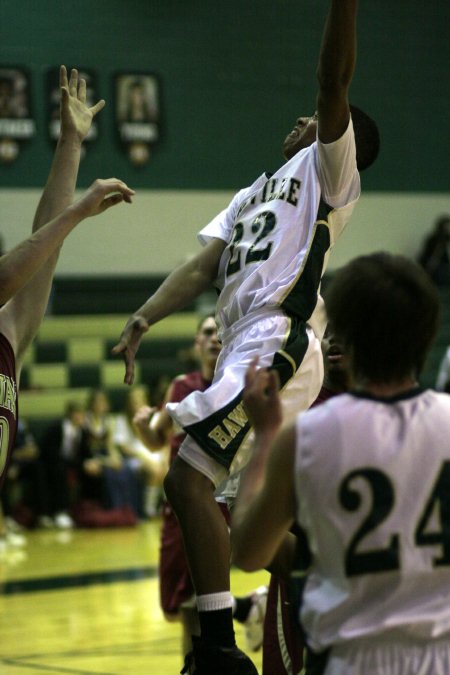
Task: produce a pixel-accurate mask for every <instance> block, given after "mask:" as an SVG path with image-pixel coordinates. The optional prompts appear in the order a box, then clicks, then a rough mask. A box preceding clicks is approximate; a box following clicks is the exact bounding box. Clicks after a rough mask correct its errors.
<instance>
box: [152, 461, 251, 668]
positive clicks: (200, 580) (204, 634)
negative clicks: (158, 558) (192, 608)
mask: <svg viewBox="0 0 450 675" xmlns="http://www.w3.org/2000/svg"><path fill="white" fill-rule="evenodd" d="M180 452H181V450H180ZM164 487H165V491H166V496H167V498H168V500H169V502H170V504H171V506H172V508H173V510H174V511H175V513H176V515H177V518H178V521H179V524H180V528H181V531H182V533H183V541H184V545H185V551H186V557H187V560H188V563H189V568H190V571H191V576H192V581H193V583H194V587H195V590H196V594H197V608H198V616H199V622H200V631H201V639H195V638H194V637H193V645H194V650H193V658H190V657H189V656H188V658H187V660H186V665H185V668H184V669H183V672H185V673H193V674H194V673H195V675H211V673H214V675H231V674H233V675H257V670H256V668H255V666H254V665H253V663H252V662H251V660H250V659H249V658H248V657H247V656H246V655H245V654H244V653H243V652H241V651H240V650H239V649H238V648H237V647H236V643H235V636H234V628H233V615H232V598H231V593H230V536H229V532H228V527H227V524H226V522H225V519H224V517H223V514H222V512H221V510H220V508H219V507H218V504H217V502H216V500H215V498H214V484H213V482H212V480H211V479H210V478H208V477H207V476H206V475H204V474H203V473H201V472H200V471H199V470H198V469H196V468H194V467H193V466H191V465H190V464H188V463H187V462H186V461H184V459H182V458H181V457H180V454H179V455H178V456H177V457H176V459H175V461H174V462H173V464H172V466H171V469H170V471H169V473H168V475H167V477H166V480H165V483H164Z"/></svg>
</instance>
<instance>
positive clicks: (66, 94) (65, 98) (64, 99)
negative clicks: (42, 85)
mask: <svg viewBox="0 0 450 675" xmlns="http://www.w3.org/2000/svg"><path fill="white" fill-rule="evenodd" d="M68 100H69V90H68V88H67V85H65V86H64V87H61V103H62V104H65V103H67V101H68Z"/></svg>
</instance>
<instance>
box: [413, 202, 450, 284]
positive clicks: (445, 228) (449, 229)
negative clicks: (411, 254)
mask: <svg viewBox="0 0 450 675" xmlns="http://www.w3.org/2000/svg"><path fill="white" fill-rule="evenodd" d="M418 262H419V263H420V265H422V267H423V268H424V270H425V271H426V272H427V273H428V274H429V276H430V278H431V279H432V280H433V281H434V283H435V284H436V286H448V285H449V284H450V216H449V215H443V216H440V217H439V218H437V220H436V222H435V226H434V229H433V231H432V232H431V234H429V235H428V237H427V238H426V239H425V241H424V243H423V247H422V251H421V252H420V254H419V257H418Z"/></svg>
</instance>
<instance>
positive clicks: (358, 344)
mask: <svg viewBox="0 0 450 675" xmlns="http://www.w3.org/2000/svg"><path fill="white" fill-rule="evenodd" d="M326 304H327V312H328V317H329V319H330V321H331V323H332V324H333V328H334V331H335V333H336V336H337V338H338V340H339V341H340V342H341V344H342V346H343V349H344V350H345V352H346V353H347V354H348V356H349V359H350V367H351V371H352V375H353V377H354V378H355V379H356V380H357V381H366V382H373V383H378V384H380V383H384V384H390V383H393V382H400V381H402V380H404V379H406V378H409V377H414V378H415V377H417V376H418V374H419V373H420V372H421V370H422V368H423V365H424V362H425V358H426V356H427V353H428V351H429V349H430V346H431V343H432V341H433V338H434V336H435V334H436V331H437V327H438V323H439V296H438V293H437V291H436V289H435V287H434V286H433V284H432V283H431V281H430V280H429V279H428V276H427V274H426V273H425V272H424V271H423V270H422V269H421V268H420V267H419V266H418V265H417V264H416V263H414V262H412V261H411V260H409V259H408V258H405V257H403V256H397V255H391V254H389V253H374V254H372V255H367V256H361V257H359V258H355V259H354V260H352V261H351V262H350V263H348V265H346V266H345V267H343V268H342V269H340V270H339V271H338V272H336V274H335V275H334V277H333V279H332V281H331V283H330V285H329V287H328V289H327V293H326Z"/></svg>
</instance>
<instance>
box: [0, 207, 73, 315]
mask: <svg viewBox="0 0 450 675" xmlns="http://www.w3.org/2000/svg"><path fill="white" fill-rule="evenodd" d="M80 219H81V218H80V217H79V216H78V215H77V212H76V210H75V209H67V210H66V211H65V212H64V213H62V214H60V215H59V216H58V217H57V218H55V219H54V220H52V221H51V222H50V223H47V225H45V226H44V227H43V228H41V229H40V230H39V231H37V232H35V233H34V234H33V235H32V236H31V237H29V238H28V239H26V240H25V241H23V242H22V243H20V244H18V245H17V246H16V247H15V248H13V249H12V250H11V251H9V252H8V253H6V254H5V255H4V256H2V261H1V265H0V304H4V303H6V302H7V301H8V300H9V299H10V298H11V297H12V296H14V295H15V294H16V293H17V292H18V291H19V290H20V289H21V288H22V287H23V286H25V285H26V284H27V283H28V281H29V280H30V279H31V278H32V277H33V276H34V275H35V273H36V272H37V271H38V270H39V269H40V268H41V267H42V265H43V264H44V263H45V262H46V261H47V260H48V259H49V257H50V256H51V255H52V254H53V253H55V252H56V251H58V250H59V248H60V246H61V244H62V243H63V241H64V239H65V238H66V236H67V235H68V234H69V232H71V230H73V228H74V227H75V226H76V225H77V224H78V222H79V221H80Z"/></svg>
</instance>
